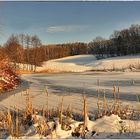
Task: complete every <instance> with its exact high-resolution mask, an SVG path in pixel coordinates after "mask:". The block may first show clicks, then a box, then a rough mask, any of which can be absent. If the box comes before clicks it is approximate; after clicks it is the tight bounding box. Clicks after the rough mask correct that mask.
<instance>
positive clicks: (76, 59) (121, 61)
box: [37, 55, 140, 72]
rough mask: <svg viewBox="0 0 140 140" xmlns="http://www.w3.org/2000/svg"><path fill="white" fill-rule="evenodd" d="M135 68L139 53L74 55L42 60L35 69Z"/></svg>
mask: <svg viewBox="0 0 140 140" xmlns="http://www.w3.org/2000/svg"><path fill="white" fill-rule="evenodd" d="M130 67H131V70H135V69H139V68H140V55H136V56H121V57H112V58H107V59H101V60H97V59H96V57H95V56H94V55H76V56H69V57H65V58H61V59H54V60H49V61H47V62H43V64H42V67H38V68H37V71H49V72H84V71H89V70H95V71H98V70H126V71H128V70H130Z"/></svg>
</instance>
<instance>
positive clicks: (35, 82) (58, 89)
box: [0, 72, 140, 112]
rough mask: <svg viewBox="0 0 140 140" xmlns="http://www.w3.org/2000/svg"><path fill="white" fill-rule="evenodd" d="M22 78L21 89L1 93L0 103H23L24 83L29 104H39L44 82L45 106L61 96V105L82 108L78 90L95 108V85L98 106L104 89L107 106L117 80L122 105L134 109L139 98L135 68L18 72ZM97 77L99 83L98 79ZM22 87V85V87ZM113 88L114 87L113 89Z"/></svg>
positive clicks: (41, 104) (138, 75) (55, 103)
mask: <svg viewBox="0 0 140 140" xmlns="http://www.w3.org/2000/svg"><path fill="white" fill-rule="evenodd" d="M22 78H23V79H24V80H25V81H26V82H25V83H26V84H25V83H24V84H23V85H22V90H19V91H16V94H13V92H12V93H10V94H9V97H7V98H6V97H4V95H2V96H3V97H1V103H0V104H1V106H3V107H7V106H8V103H7V102H9V100H10V106H11V107H12V106H13V105H16V106H18V107H19V108H23V107H24V106H25V98H26V94H25V89H26V88H25V87H27V82H28V86H29V87H30V89H31V92H30V96H31V97H32V101H33V106H34V107H36V108H43V107H45V105H46V100H47V96H46V93H45V86H47V88H48V91H49V97H48V98H49V100H48V104H49V107H51V108H52V107H56V106H58V104H59V103H60V101H61V100H62V97H63V98H64V107H66V108H67V107H68V106H69V105H70V106H72V108H73V109H75V110H82V108H83V107H82V105H83V101H82V94H85V95H86V97H87V102H88V108H89V111H90V112H93V110H94V109H96V108H97V89H98V88H99V90H100V97H101V106H102V97H103V95H104V93H105V95H106V99H107V103H108V106H109V105H110V104H112V103H113V85H114V84H115V85H116V87H117V85H118V83H119V87H120V99H121V103H122V104H124V105H130V106H131V107H133V108H135V109H138V105H139V104H138V97H139V98H140V73H139V72H129V73H121V72H84V73H58V74H26V75H22ZM97 81H99V87H98V84H97V83H98V82H97ZM23 87H24V88H23ZM116 90H117V89H116Z"/></svg>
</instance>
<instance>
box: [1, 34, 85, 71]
mask: <svg viewBox="0 0 140 140" xmlns="http://www.w3.org/2000/svg"><path fill="white" fill-rule="evenodd" d="M79 54H87V44H86V43H82V42H76V43H65V44H51V45H43V44H42V43H41V40H40V39H39V37H38V36H37V35H33V36H31V35H25V34H18V35H11V36H10V37H9V38H8V40H7V42H6V43H5V44H4V45H3V46H1V47H0V58H3V57H8V58H9V59H10V61H11V62H13V63H14V64H15V67H16V64H17V63H22V64H25V65H26V68H25V69H27V70H31V69H32V70H33V69H34V70H36V66H40V65H41V63H42V62H43V61H48V60H50V59H57V58H62V57H66V56H72V55H79ZM28 64H29V65H28Z"/></svg>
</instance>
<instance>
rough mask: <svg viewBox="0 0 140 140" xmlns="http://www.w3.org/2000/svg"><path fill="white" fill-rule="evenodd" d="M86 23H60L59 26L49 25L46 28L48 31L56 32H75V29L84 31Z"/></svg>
mask: <svg viewBox="0 0 140 140" xmlns="http://www.w3.org/2000/svg"><path fill="white" fill-rule="evenodd" d="M87 28H88V26H87V25H60V26H50V27H48V28H47V32H48V33H58V32H65V33H69V32H76V31H84V30H85V29H87Z"/></svg>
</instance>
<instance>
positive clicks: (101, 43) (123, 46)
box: [88, 24, 140, 58]
mask: <svg viewBox="0 0 140 140" xmlns="http://www.w3.org/2000/svg"><path fill="white" fill-rule="evenodd" d="M88 50H89V51H88V52H89V53H91V54H94V55H96V56H97V57H98V58H104V57H112V56H123V55H134V54H138V53H140V25H138V24H137V25H131V27H130V28H128V29H123V30H120V31H114V32H113V34H112V35H111V36H110V38H109V39H104V38H102V37H96V38H95V39H94V40H93V41H91V42H90V43H89V44H88Z"/></svg>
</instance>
